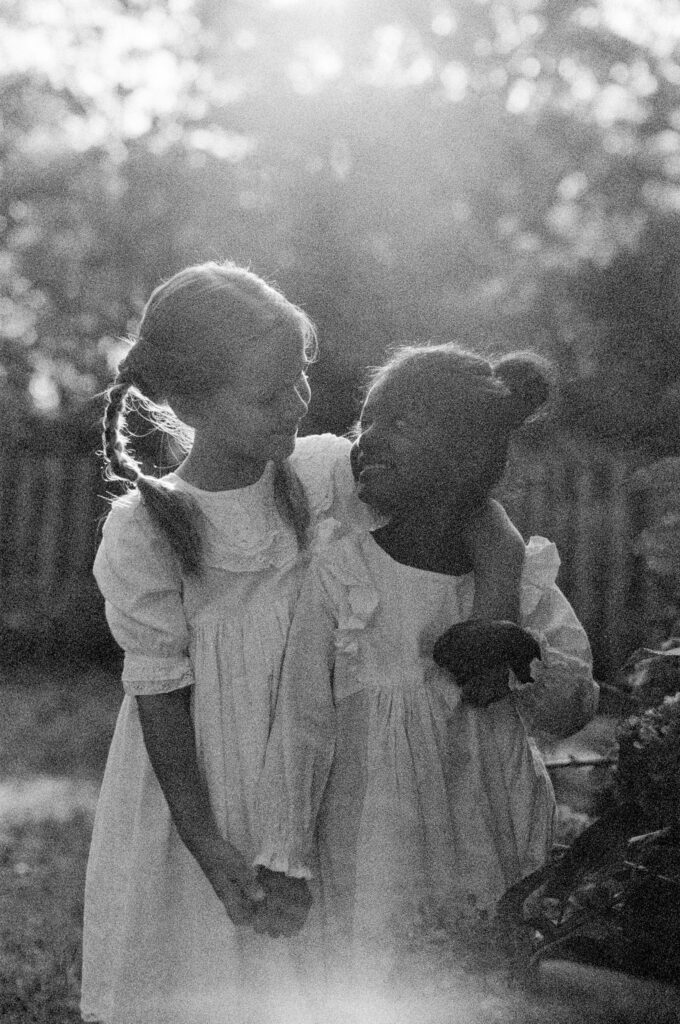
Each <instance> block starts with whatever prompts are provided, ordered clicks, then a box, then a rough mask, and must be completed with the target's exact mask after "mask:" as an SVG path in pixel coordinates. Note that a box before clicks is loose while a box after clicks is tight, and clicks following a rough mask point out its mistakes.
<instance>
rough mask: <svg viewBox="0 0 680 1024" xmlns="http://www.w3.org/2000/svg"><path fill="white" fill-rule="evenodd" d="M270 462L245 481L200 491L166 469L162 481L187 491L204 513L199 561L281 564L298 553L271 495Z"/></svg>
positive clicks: (244, 568)
mask: <svg viewBox="0 0 680 1024" xmlns="http://www.w3.org/2000/svg"><path fill="white" fill-rule="evenodd" d="M273 476H274V464H273V463H271V462H270V463H268V464H267V467H266V468H265V471H264V473H263V474H262V476H261V477H260V479H259V480H258V481H256V483H254V484H251V485H250V486H249V487H239V488H236V489H234V490H228V491H202V490H200V489H199V488H197V487H193V486H192V485H191V484H188V483H186V482H185V481H184V480H182V479H181V477H178V476H176V475H175V474H173V473H171V474H169V476H167V477H165V478H164V483H165V484H166V486H168V487H171V488H177V489H179V490H182V491H184V492H185V493H187V494H189V495H190V496H191V497H192V498H193V499H194V501H195V502H196V504H197V506H198V507H199V509H200V510H201V512H202V514H203V522H202V529H203V545H204V549H203V563H204V565H205V566H207V567H209V568H214V569H223V570H226V571H227V572H260V571H261V570H263V569H270V568H273V569H285V568H287V567H288V566H290V565H292V564H293V563H294V562H295V561H296V559H297V557H298V549H297V544H296V542H295V538H294V536H293V535H292V533H291V531H290V530H289V529H288V527H287V526H286V525H285V523H283V522H282V520H281V517H280V515H279V513H278V510H277V508H276V502H275V500H274V487H273Z"/></svg>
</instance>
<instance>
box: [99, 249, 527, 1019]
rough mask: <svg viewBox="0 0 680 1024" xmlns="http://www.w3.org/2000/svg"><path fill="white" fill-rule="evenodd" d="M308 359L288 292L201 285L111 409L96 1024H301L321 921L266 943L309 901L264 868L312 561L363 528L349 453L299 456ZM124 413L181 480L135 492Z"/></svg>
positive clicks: (220, 269) (191, 277) (502, 520)
mask: <svg viewBox="0 0 680 1024" xmlns="http://www.w3.org/2000/svg"><path fill="white" fill-rule="evenodd" d="M315 351H316V339H315V333H314V328H313V326H312V324H311V322H310V321H309V319H308V318H307V316H306V315H305V314H304V313H303V312H302V310H300V309H299V308H298V307H296V306H295V305H293V304H292V303H291V302H289V301H288V300H287V299H286V298H285V297H284V296H283V295H282V294H281V293H280V292H279V291H277V290H276V289H275V288H273V287H271V286H270V285H268V284H267V283H266V282H265V281H263V280H262V279H261V278H259V277H258V276H257V275H255V274H253V273H251V272H250V271H248V270H245V269H243V268H241V267H238V266H236V265H234V264H233V263H228V262H227V263H220V264H218V263H205V264H199V265H196V266H192V267H188V268H186V269H184V270H182V271H180V272H179V273H177V274H175V275H174V276H173V277H172V278H170V279H169V280H168V281H166V282H165V283H164V284H162V285H160V286H159V287H158V288H157V289H156V290H155V291H154V292H153V294H152V295H151V297H150V299H149V301H148V303H147V305H146V307H145V309H144V312H143V315H142V318H141V322H140V325H139V329H138V333H137V336H136V338H135V340H134V343H133V344H132V346H131V348H130V350H129V352H128V353H127V355H126V357H125V359H124V360H123V361H122V363H121V365H120V368H119V371H118V375H117V377H116V379H115V380H114V382H113V384H112V385H111V387H110V389H109V391H108V404H107V408H106V412H105V415H104V431H103V438H104V457H105V462H106V465H107V473H108V476H109V477H110V478H111V479H113V480H117V481H120V482H122V483H123V484H124V485H126V493H125V495H124V496H123V497H122V498H119V499H118V500H116V501H115V502H114V503H113V506H112V508H111V511H110V513H109V515H108V517H107V520H106V523H105V525H104V529H103V536H102V542H101V545H100V548H99V551H98V553H97V557H96V561H95V566H94V572H95V576H96V579H97V582H98V584H99V587H100V589H101V591H102V593H103V595H104V598H105V602H106V613H107V617H108V621H109V624H110V628H111V631H112V633H113V635H114V637H115V639H116V640H117V642H118V643H119V644H120V646H121V647H122V648H123V650H124V652H125V660H124V667H123V686H124V690H125V696H124V699H123V703H122V706H121V710H120V714H119V717H118V722H117V725H116V729H115V734H114V737H113V741H112V745H111V750H110V753H109V758H108V762H107V767H106V771H105V775H104V780H103V784H102V789H101V793H100V799H99V804H98V808H97V814H96V819H95V824H94V832H93V837H92V847H91V852H90V858H89V863H88V870H87V879H86V892H85V918H84V940H83V985H82V1013H83V1016H84V1019H85V1020H87V1021H99V1022H102V1024H222V1022H228V1021H238V1022H245V1021H251V1020H252V1021H256V1022H257V1024H265V1022H269V1021H271V1022H277V1024H282V1022H288V1021H295V1022H296V1024H303V1022H305V1021H306V1020H308V1016H309V1015H308V1014H307V1007H308V1004H307V1003H306V1002H305V998H304V997H305V996H306V995H307V994H309V992H310V990H311V989H312V987H313V986H312V984H311V979H312V978H313V974H310V973H309V962H308V960H307V959H306V953H307V951H308V949H309V946H310V945H311V946H313V944H314V941H313V936H314V934H315V933H314V928H313V927H312V921H310V925H309V926H308V928H307V929H306V932H307V933H308V936H309V938H308V940H307V941H304V934H303V936H301V937H300V939H299V940H297V939H295V940H291V941H290V942H283V941H281V939H280V938H279V939H278V941H274V938H275V937H279V936H282V935H285V936H291V935H292V934H293V933H294V932H296V931H299V929H300V927H301V925H302V923H303V921H304V920H305V917H306V914H307V911H308V909H309V905H310V896H309V892H308V889H307V885H306V883H305V881H304V880H303V879H294V878H293V879H291V878H288V877H287V876H286V875H285V874H284V873H281V872H279V873H274V872H272V871H268V870H267V869H265V868H264V867H260V868H259V869H256V867H255V865H254V857H255V854H256V853H257V850H258V835H259V825H258V816H257V799H256V798H257V788H258V780H259V776H260V773H261V770H262V766H263V763H264V757H265V749H266V745H267V742H268V737H269V732H270V725H271V721H272V714H273V709H274V705H275V701H276V692H277V686H278V680H279V675H280V668H281V662H282V658H283V652H284V646H285V642H286V637H287V633H288V628H289V625H290V621H291V618H292V614H293V609H294V605H295V601H296V598H297V594H298V591H299V587H300V581H301V576H302V571H303V568H304V565H305V562H306V552H305V548H306V547H308V545H309V543H310V539H311V538H312V537H313V536H314V534H315V531H316V529H317V526H318V524H320V523H322V522H323V521H324V520H325V519H327V518H329V517H330V518H332V519H333V521H341V522H351V521H355V520H356V521H360V520H361V517H362V515H364V514H365V510H364V506H363V505H362V504H361V502H358V501H357V499H356V496H355V483H354V479H353V476H352V471H351V465H350V457H349V455H350V448H351V443H350V441H348V440H347V439H346V438H338V437H335V436H333V435H330V434H325V435H320V436H312V437H306V438H301V439H298V438H297V431H298V425H299V423H300V420H301V419H302V417H303V416H304V415H305V413H306V411H307V405H308V402H309V398H310V392H309V385H308V383H307V376H306V368H307V364H308V362H309V360H310V359H312V358H313V357H314V355H315ZM131 408H140V409H141V410H142V412H143V414H144V415H146V416H147V417H148V418H150V419H152V420H155V422H156V423H157V424H158V425H159V427H160V428H161V429H163V430H164V431H167V432H169V433H171V434H174V435H175V437H176V438H180V439H182V438H185V439H187V437H188V442H187V448H188V453H187V454H186V457H185V458H184V461H183V462H182V463H181V465H180V466H179V468H178V469H177V471H176V472H172V473H169V474H167V475H166V476H164V477H162V478H160V479H159V478H156V477H153V476H151V475H149V474H147V473H145V472H143V470H142V467H141V466H140V465H139V463H138V462H137V461H136V459H135V458H134V456H133V454H132V453H131V452H130V451H129V450H128V446H127V439H126V417H127V413H128V411H129V410H130V409H131ZM187 428H188V430H187ZM480 523H482V525H481V528H477V526H478V524H477V525H476V527H475V531H474V532H473V533H474V535H471V543H472V546H473V548H474V550H475V552H478V553H479V560H478V561H479V565H480V567H483V566H484V565H485V564H486V566H487V570H488V568H489V566H490V565H491V564H493V565H494V566H496V568H497V569H498V571H500V572H505V573H506V576H507V588H506V594H505V595H504V597H503V601H504V602H507V604H508V605H511V604H512V602H513V586H512V584H513V578H514V575H513V574H514V572H515V567H516V563H517V561H518V560H517V558H516V554H515V544H514V536H515V532H516V531H514V528H513V527H512V525H511V524H510V523H509V521H508V520H507V517H505V515H504V513H503V510H502V509H501V508H500V507H499V506H495V507H490V509H489V510H487V515H486V517H485V518H483V519H482V518H480ZM487 574H488V573H487ZM312 621H313V620H312ZM246 925H248V927H245V926H246ZM301 977H302V984H301V982H300V978H301Z"/></svg>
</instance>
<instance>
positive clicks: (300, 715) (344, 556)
mask: <svg viewBox="0 0 680 1024" xmlns="http://www.w3.org/2000/svg"><path fill="white" fill-rule="evenodd" d="M320 533H321V534H325V536H322V537H321V538H320V544H319V547H318V551H317V552H316V556H315V558H314V559H313V561H312V564H311V566H310V570H309V572H308V574H307V576H306V578H305V584H304V586H303V589H302V592H301V595H300V598H299V601H298V604H297V606H296V612H295V617H294V620H293V625H292V627H291V632H290V636H289V643H288V647H287V652H286V657H285V661H284V668H283V674H282V680H281V685H280V689H279V697H278V704H277V710H276V717H275V724H274V729H273V732H272V739H271V741H270V746H269V748H268V751H267V759H266V766H265V772H264V773H263V778H262V787H261V798H260V799H261V806H262V816H263V839H262V848H261V850H260V854H259V855H258V858H257V860H258V862H259V863H262V864H265V865H268V866H270V867H272V868H274V869H276V870H280V871H285V872H287V873H289V874H291V875H297V876H301V877H310V876H311V875H312V874H313V872H314V865H315V858H316V856H317V853H318V856H319V858H320V881H321V887H322V890H323V905H324V912H325V916H326V950H327V956H328V960H329V967H330V968H331V970H333V968H335V969H336V971H339V974H338V978H339V981H340V984H342V982H343V980H345V981H348V984H349V985H350V986H355V985H356V984H358V979H359V978H363V979H364V980H365V981H366V983H367V984H373V983H380V982H384V981H387V982H388V983H390V984H393V983H394V981H395V976H394V975H395V966H396V965H397V964H398V957H397V952H396V950H397V946H398V940H399V937H400V935H401V936H402V937H403V936H404V935H405V934H407V933H408V929H409V928H410V927H411V925H412V924H413V921H414V920H415V918H416V916H417V914H418V913H419V912H421V911H422V910H423V909H424V908H425V909H428V908H429V909H430V910H442V911H446V910H447V908H448V911H449V912H453V913H454V914H458V913H459V912H461V910H464V909H465V908H470V907H472V906H474V907H476V908H477V909H478V910H479V909H482V908H490V907H491V906H492V904H493V903H494V901H495V900H497V899H498V897H500V895H501V894H502V893H503V892H504V890H505V889H506V888H507V887H508V886H509V885H510V884H512V882H514V881H516V880H518V879H519V878H520V877H523V876H524V875H526V874H528V873H530V872H531V871H533V870H534V869H535V868H537V867H539V866H540V865H541V864H542V863H543V862H544V860H545V858H546V855H547V853H548V851H549V849H550V846H551V841H552V828H553V816H554V807H555V801H554V795H553V791H552V786H551V784H550V780H549V777H548V774H547V772H546V769H545V766H544V764H543V762H542V760H541V757H540V754H539V753H538V750H537V748H536V745H535V744H534V742H533V741H532V740H531V739H530V738H529V732H528V728H527V726H529V728H531V729H534V728H539V727H540V728H541V729H542V730H544V731H549V732H553V733H556V734H560V735H567V734H569V733H570V732H574V731H576V730H577V729H579V728H581V727H582V726H583V725H584V724H585V723H586V722H587V721H588V720H589V719H590V718H591V717H592V715H593V714H594V713H595V710H596V705H597V695H598V687H597V684H595V683H594V681H593V677H592V662H591V653H590V647H589V644H588V640H587V637H586V635H585V632H584V630H583V628H582V627H581V625H580V623H579V622H578V620H577V618H576V616H575V614H574V612H573V610H572V609H571V607H570V605H569V604H568V602H567V600H566V599H565V598H564V596H563V595H562V593H561V592H560V590H559V589H558V587H557V586H556V584H555V578H556V575H557V570H558V567H559V558H558V555H557V551H556V548H555V546H554V545H553V544H551V543H550V542H548V541H547V540H545V539H543V538H536V537H534V538H532V539H531V541H530V542H529V544H528V546H527V549H526V558H525V565H524V571H523V576H522V583H521V595H520V596H521V602H520V603H521V623H522V625H523V626H525V627H526V628H527V629H529V630H530V631H531V632H532V633H533V634H534V635H535V636H536V638H537V639H538V640H539V642H540V645H541V652H542V660H541V661H540V662H538V661H534V663H533V665H532V673H533V678H534V682H532V683H529V684H527V686H526V687H524V688H522V691H521V692H520V691H519V690H516V691H515V693H514V694H513V695H512V696H511V697H509V698H507V699H505V700H502V701H499V702H497V703H494V704H492V705H491V706H490V707H489V708H488V709H478V708H473V707H470V706H469V705H466V704H462V703H461V699H460V690H459V688H458V686H457V685H456V683H455V682H454V681H453V678H452V676H451V675H450V674H449V673H448V672H446V671H445V670H443V669H440V668H438V667H437V665H436V664H435V662H434V661H433V660H432V656H431V655H432V649H433V645H434V642H435V640H436V639H437V637H438V636H439V635H440V634H441V633H442V632H443V631H444V630H445V629H446V628H447V627H448V626H450V625H452V624H454V623H457V622H461V621H464V620H465V619H468V618H469V617H470V615H471V612H472V603H473V596H474V580H473V576H472V574H468V575H465V576H459V577H453V576H446V575H440V574H438V573H432V572H426V571H423V570H420V569H414V568H410V567H408V566H405V565H402V564H400V563H398V562H396V561H394V560H393V559H392V558H390V556H389V555H387V554H386V553H385V552H384V551H383V550H382V549H381V548H380V547H379V545H378V544H377V542H376V541H375V540H374V539H373V537H372V535H371V533H370V532H369V530H368V529H356V530H353V531H352V532H350V533H347V532H346V531H345V532H343V530H341V529H339V528H338V524H333V523H332V522H330V521H327V522H325V523H324V524H322V527H321V530H320ZM525 722H526V723H527V724H525ZM317 815H318V817H317ZM342 971H348V972H349V973H348V974H346V975H345V977H344V979H343V977H342ZM390 972H392V973H391V974H390ZM348 979H349V980H348Z"/></svg>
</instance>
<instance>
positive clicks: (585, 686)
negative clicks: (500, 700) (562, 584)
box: [515, 537, 599, 738]
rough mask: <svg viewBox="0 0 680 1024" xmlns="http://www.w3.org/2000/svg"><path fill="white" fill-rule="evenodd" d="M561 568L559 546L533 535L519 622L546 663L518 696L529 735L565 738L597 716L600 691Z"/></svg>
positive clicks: (536, 669) (540, 663)
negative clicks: (561, 580)
mask: <svg viewBox="0 0 680 1024" xmlns="http://www.w3.org/2000/svg"><path fill="white" fill-rule="evenodd" d="M559 566H560V559H559V555H558V554H557V548H556V547H555V545H554V544H552V543H551V542H550V541H547V540H545V538H543V537H532V538H531V539H530V541H529V544H528V545H527V553H526V560H525V565H524V572H523V576H522V584H521V592H520V606H521V607H520V620H521V624H522V625H523V626H524V628H525V629H527V630H529V632H530V633H531V634H532V635H533V636H534V637H535V638H536V639H537V640H538V642H539V644H540V647H541V660H540V661H538V660H535V661H534V662H533V664H532V672H531V674H532V679H533V681H532V682H530V683H528V684H526V685H525V686H522V687H517V689H516V690H515V693H516V699H517V700H518V703H519V707H520V710H521V713H522V716H523V717H524V718H525V720H526V721H527V726H528V728H529V731H530V732H545V733H548V734H549V735H551V736H554V737H558V738H563V737H565V736H570V735H571V734H572V733H574V732H577V731H578V730H579V729H582V728H583V727H584V726H585V725H586V724H587V723H588V722H589V721H590V720H591V719H592V717H593V716H594V715H595V713H596V711H597V703H598V697H599V687H598V685H597V683H596V682H595V681H594V679H593V669H592V664H593V662H592V654H591V650H590V643H589V642H588V637H587V636H586V632H585V630H584V628H583V626H582V625H581V623H580V622H579V620H578V618H577V617H576V614H575V612H574V610H573V608H572V607H571V605H570V604H569V602H568V601H567V599H566V597H565V596H564V594H563V593H562V591H561V590H560V589H559V587H558V586H557V583H556V582H555V581H556V578H557V571H558V569H559Z"/></svg>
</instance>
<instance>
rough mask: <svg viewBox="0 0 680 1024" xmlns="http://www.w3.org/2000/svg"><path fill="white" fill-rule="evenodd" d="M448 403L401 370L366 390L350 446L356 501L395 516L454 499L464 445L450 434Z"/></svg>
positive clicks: (438, 392)
mask: <svg viewBox="0 0 680 1024" xmlns="http://www.w3.org/2000/svg"><path fill="white" fill-rule="evenodd" d="M449 406H450V403H449V402H446V401H445V399H444V396H443V395H442V393H441V388H439V389H438V388H436V387H435V388H428V387H426V386H424V382H423V381H422V380H421V379H419V378H416V377H415V375H414V374H413V373H412V372H411V373H409V372H408V371H406V372H405V371H404V369H403V368H402V369H401V370H400V371H399V372H398V373H394V374H391V375H388V376H387V377H386V378H385V379H383V380H381V381H378V383H376V384H375V385H374V386H373V387H372V388H371V390H370V391H369V393H368V395H367V397H366V401H365V402H364V405H363V408H362V410H361V416H360V419H359V433H358V437H357V440H356V442H355V444H354V447H353V450H352V468H353V471H354V475H355V479H356V481H357V494H358V497H359V498H360V500H361V501H363V502H365V503H366V504H367V505H370V506H371V508H373V509H374V510H375V511H376V512H379V513H381V514H383V515H390V516H395V515H398V514H399V513H402V512H407V511H408V512H413V511H415V510H417V509H421V510H423V511H425V510H426V508H427V506H428V505H429V504H432V503H434V504H436V505H442V504H446V505H451V504H455V503H456V502H457V501H458V500H459V497H460V496H461V489H462V488H463V487H464V479H463V477H464V476H465V474H464V473H462V472H461V470H462V469H463V467H464V465H465V462H466V460H465V450H466V449H467V451H468V452H469V446H468V445H467V444H465V443H464V441H463V439H461V438H459V437H457V436H456V435H455V434H452V431H451V420H452V415H451V412H452V411H451V409H450V408H449Z"/></svg>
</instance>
